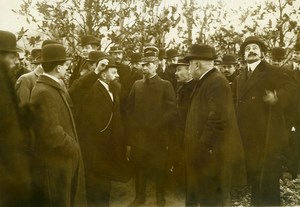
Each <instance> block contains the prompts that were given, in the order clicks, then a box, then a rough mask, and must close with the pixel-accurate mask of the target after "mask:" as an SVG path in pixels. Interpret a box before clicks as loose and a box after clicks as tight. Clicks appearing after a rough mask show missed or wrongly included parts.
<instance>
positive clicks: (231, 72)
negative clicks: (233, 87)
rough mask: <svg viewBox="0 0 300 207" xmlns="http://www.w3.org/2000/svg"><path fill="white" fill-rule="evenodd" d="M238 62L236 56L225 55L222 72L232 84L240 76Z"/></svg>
mask: <svg viewBox="0 0 300 207" xmlns="http://www.w3.org/2000/svg"><path fill="white" fill-rule="evenodd" d="M236 65H237V61H236V58H235V56H234V55H224V56H223V58H222V67H221V68H220V71H221V72H222V73H223V74H224V75H225V77H226V78H227V80H228V81H229V83H230V84H232V82H233V80H234V79H235V77H236V76H237V75H238V72H237V70H236Z"/></svg>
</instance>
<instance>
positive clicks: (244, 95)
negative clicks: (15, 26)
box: [0, 31, 300, 207]
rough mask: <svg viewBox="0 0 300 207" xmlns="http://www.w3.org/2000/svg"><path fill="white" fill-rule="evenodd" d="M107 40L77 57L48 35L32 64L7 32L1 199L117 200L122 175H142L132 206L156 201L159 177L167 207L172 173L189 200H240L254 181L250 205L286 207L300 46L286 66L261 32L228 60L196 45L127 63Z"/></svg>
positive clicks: (295, 153) (87, 45)
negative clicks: (152, 188) (105, 47)
mask: <svg viewBox="0 0 300 207" xmlns="http://www.w3.org/2000/svg"><path fill="white" fill-rule="evenodd" d="M99 44H100V43H99V40H98V39H97V38H96V37H93V36H89V35H87V36H83V37H82V38H81V45H80V48H81V51H82V53H81V55H80V56H78V57H76V58H75V59H71V58H69V57H68V56H67V53H66V49H65V47H64V46H63V45H62V44H60V43H59V42H58V41H54V40H45V41H44V42H43V44H42V47H41V48H36V49H33V50H32V52H31V56H30V62H31V64H30V69H29V70H28V68H27V69H26V68H24V67H20V66H19V67H16V60H18V59H19V57H18V55H17V54H18V52H19V50H18V48H16V37H15V35H14V34H12V33H10V32H7V31H0V64H1V65H0V139H1V145H0V148H1V149H0V174H1V176H0V179H1V182H0V183H1V185H0V206H55V207H57V206H62V207H69V206H70V207H71V206H79V207H81V206H109V202H110V191H111V181H120V182H128V181H129V180H130V179H131V178H133V179H134V180H135V198H132V199H133V201H132V203H128V204H124V206H127V205H129V206H131V207H134V206H140V205H142V204H144V203H145V200H146V186H147V181H148V180H149V179H152V180H153V181H154V183H155V185H156V199H157V205H158V206H165V204H166V199H165V185H166V183H165V181H166V176H167V175H168V173H167V172H177V175H178V177H176V178H175V179H174V180H173V182H175V183H176V182H177V183H180V184H179V185H174V186H176V187H177V188H180V190H182V191H184V192H185V195H186V196H185V204H186V206H198V205H200V206H226V205H230V202H231V197H230V194H231V192H232V190H233V189H234V188H241V187H244V186H250V187H251V205H253V206H279V205H280V186H279V180H280V177H281V175H282V172H283V171H288V172H290V173H291V174H292V175H293V176H294V177H296V175H297V173H298V170H299V163H300V162H299V161H300V160H299V150H298V147H299V146H300V145H299V143H300V140H299V139H300V137H299V136H300V135H299V130H300V128H299V127H300V120H299V119H300V114H299V109H300V105H299V103H300V102H299V101H300V94H299V91H300V90H299V87H300V82H299V77H300V71H299V69H300V67H299V66H300V44H299V43H295V47H294V49H293V57H292V60H291V61H292V62H291V63H288V64H286V65H282V64H283V62H285V60H284V59H285V50H284V49H283V48H273V49H272V50H271V57H272V58H271V60H270V61H267V60H266V58H265V57H266V54H267V52H268V50H267V47H266V45H265V44H264V42H263V41H261V40H260V39H259V38H258V37H255V36H250V37H248V38H246V39H245V41H244V42H243V43H242V44H241V46H240V56H239V57H236V56H235V55H232V54H225V55H224V56H223V57H222V58H218V56H217V52H216V51H215V49H214V47H212V46H209V45H201V44H194V45H192V46H191V47H190V48H189V51H188V52H187V53H186V54H179V53H178V51H177V50H176V49H168V50H165V49H162V48H161V49H158V48H157V47H155V46H153V45H149V46H147V47H145V48H144V50H143V53H133V54H131V56H130V58H129V60H125V59H124V58H123V53H124V51H123V48H120V47H118V46H113V47H111V48H110V52H109V53H105V52H103V51H99V50H98V49H99ZM268 62H271V63H268ZM19 64H20V63H17V65H19ZM289 64H290V65H289ZM16 68H18V70H16Z"/></svg>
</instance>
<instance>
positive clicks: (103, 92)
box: [95, 81, 115, 105]
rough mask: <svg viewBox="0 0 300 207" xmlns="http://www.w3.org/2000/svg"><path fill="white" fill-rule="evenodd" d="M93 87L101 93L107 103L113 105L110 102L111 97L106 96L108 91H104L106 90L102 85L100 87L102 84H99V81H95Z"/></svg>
mask: <svg viewBox="0 0 300 207" xmlns="http://www.w3.org/2000/svg"><path fill="white" fill-rule="evenodd" d="M95 86H96V87H97V88H98V89H99V90H100V91H101V93H102V94H103V95H104V96H105V98H106V99H107V101H108V102H109V103H111V104H112V105H113V101H112V100H111V97H110V95H109V94H108V91H107V90H106V88H105V87H104V85H102V83H100V81H97V82H96V83H95ZM113 95H114V100H115V94H113Z"/></svg>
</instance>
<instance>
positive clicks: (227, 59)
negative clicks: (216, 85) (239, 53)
mask: <svg viewBox="0 0 300 207" xmlns="http://www.w3.org/2000/svg"><path fill="white" fill-rule="evenodd" d="M222 64H223V65H235V64H237V61H236V58H235V56H234V55H230V54H226V55H224V56H223V58H222Z"/></svg>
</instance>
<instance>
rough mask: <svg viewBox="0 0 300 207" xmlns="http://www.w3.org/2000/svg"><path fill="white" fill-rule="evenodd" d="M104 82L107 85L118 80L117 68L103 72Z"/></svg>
mask: <svg viewBox="0 0 300 207" xmlns="http://www.w3.org/2000/svg"><path fill="white" fill-rule="evenodd" d="M103 78H104V80H105V81H106V82H107V83H108V84H109V83H111V82H113V81H115V80H119V74H118V70H117V68H113V67H110V68H108V69H107V70H106V71H104V72H103Z"/></svg>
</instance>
